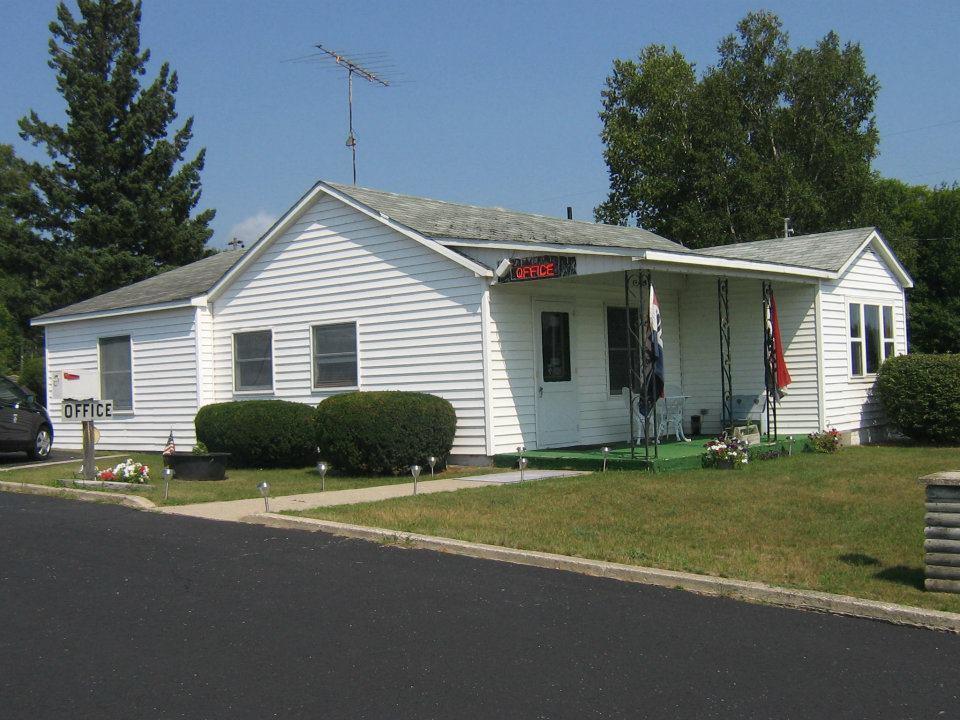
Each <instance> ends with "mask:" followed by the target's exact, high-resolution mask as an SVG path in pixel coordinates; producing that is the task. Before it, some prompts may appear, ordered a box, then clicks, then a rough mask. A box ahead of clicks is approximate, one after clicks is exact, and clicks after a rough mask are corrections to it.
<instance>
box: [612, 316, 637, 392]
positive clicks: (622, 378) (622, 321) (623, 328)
mask: <svg viewBox="0 0 960 720" xmlns="http://www.w3.org/2000/svg"><path fill="white" fill-rule="evenodd" d="M630 321H631V323H632V324H633V331H634V332H635V333H637V334H638V335H639V333H640V313H639V311H638V310H637V309H636V308H630ZM638 350H639V348H636V347H635V348H633V360H634V362H635V363H636V364H637V365H639V364H640V353H639V352H638ZM607 369H608V372H609V379H610V394H611V395H620V394H621V393H622V392H623V388H625V387H628V386H629V385H630V359H629V355H628V350H627V309H626V308H622V307H608V308H607Z"/></svg>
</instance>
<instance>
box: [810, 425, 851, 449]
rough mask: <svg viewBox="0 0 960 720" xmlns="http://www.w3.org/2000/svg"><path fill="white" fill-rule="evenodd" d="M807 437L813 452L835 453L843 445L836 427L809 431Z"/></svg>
mask: <svg viewBox="0 0 960 720" xmlns="http://www.w3.org/2000/svg"><path fill="white" fill-rule="evenodd" d="M807 437H808V438H809V439H810V447H811V448H812V449H813V450H814V452H821V453H835V452H837V451H838V450H840V448H841V447H842V445H843V441H842V440H841V437H840V431H839V430H837V429H836V428H830V429H829V430H821V431H820V432H815V433H810V434H809V435H807Z"/></svg>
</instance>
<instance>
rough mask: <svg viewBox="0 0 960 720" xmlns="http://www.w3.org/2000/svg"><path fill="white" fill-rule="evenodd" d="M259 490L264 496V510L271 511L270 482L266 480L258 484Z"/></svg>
mask: <svg viewBox="0 0 960 720" xmlns="http://www.w3.org/2000/svg"><path fill="white" fill-rule="evenodd" d="M257 490H259V491H260V494H261V495H262V496H263V510H264V512H270V483H268V482H267V481H266V480H264V481H263V482H262V483H260V484H259V485H257Z"/></svg>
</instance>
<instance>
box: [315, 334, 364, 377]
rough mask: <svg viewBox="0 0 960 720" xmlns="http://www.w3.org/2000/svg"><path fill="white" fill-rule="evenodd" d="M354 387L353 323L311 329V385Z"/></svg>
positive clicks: (355, 337)
mask: <svg viewBox="0 0 960 720" xmlns="http://www.w3.org/2000/svg"><path fill="white" fill-rule="evenodd" d="M357 384H358V381H357V324H356V323H353V322H348V323H338V324H336V325H317V326H315V327H314V328H313V386H314V387H315V388H324V387H356V386H357Z"/></svg>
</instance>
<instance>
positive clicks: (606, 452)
mask: <svg viewBox="0 0 960 720" xmlns="http://www.w3.org/2000/svg"><path fill="white" fill-rule="evenodd" d="M600 452H602V453H603V471H604V472H606V471H607V457H609V455H610V448H608V447H607V446H606V445H604V446H603V447H602V448H600Z"/></svg>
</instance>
